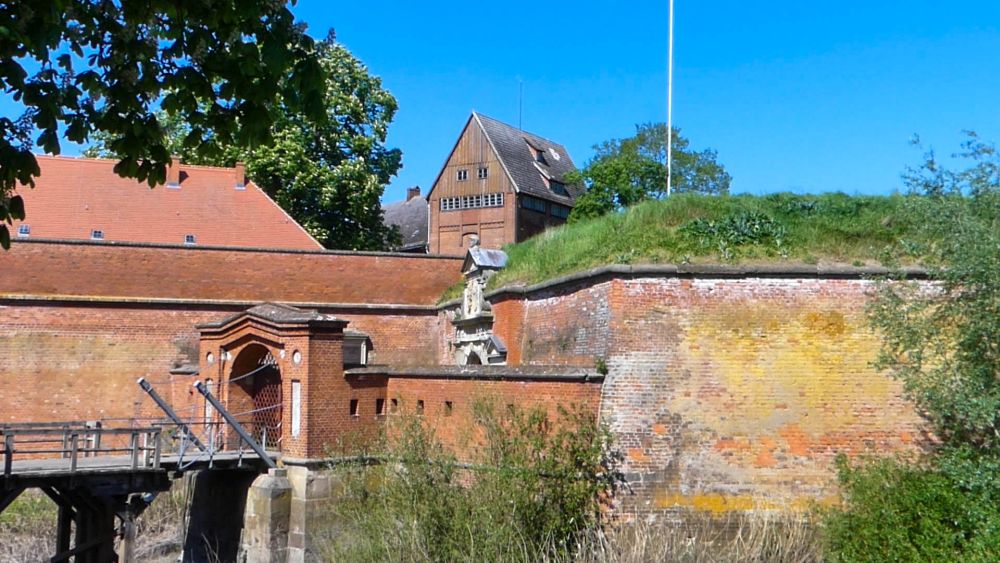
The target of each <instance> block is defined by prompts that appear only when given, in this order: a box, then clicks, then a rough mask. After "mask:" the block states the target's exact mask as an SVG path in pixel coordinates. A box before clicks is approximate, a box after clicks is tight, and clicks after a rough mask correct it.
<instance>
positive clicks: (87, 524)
mask: <svg viewBox="0 0 1000 563" xmlns="http://www.w3.org/2000/svg"><path fill="white" fill-rule="evenodd" d="M140 385H142V382H141V381H140ZM147 387H148V385H147V386H145V387H144V389H147ZM199 390H200V391H202V393H203V394H205V395H206V399H208V400H209V401H210V402H212V403H213V404H214V405H215V407H216V408H217V411H218V412H219V414H220V415H221V416H222V419H223V420H219V421H210V420H199V421H184V420H181V419H179V418H177V417H176V415H175V414H173V411H172V410H171V409H170V408H169V405H166V404H165V403H162V399H160V398H159V396H158V395H156V393H155V391H152V389H151V387H150V388H148V389H147V392H149V393H150V395H151V396H152V397H153V398H154V400H156V401H157V402H158V403H162V404H161V406H165V409H164V410H165V413H166V415H167V416H165V417H163V418H162V419H159V420H157V421H154V423H152V424H150V425H149V426H144V427H137V426H129V427H108V426H105V425H104V424H102V423H101V422H100V421H64V422H32V423H17V424H2V425H0V440H2V442H0V443H2V445H3V450H2V451H3V457H2V463H3V465H2V467H3V471H2V473H0V512H2V511H3V510H4V509H6V508H7V507H8V506H9V505H10V503H12V502H13V501H14V500H16V499H17V498H18V496H20V495H21V493H23V492H24V491H25V490H27V489H29V488H37V489H40V490H41V491H42V492H44V493H45V494H46V495H47V496H48V497H49V498H51V499H52V501H53V502H55V504H56V506H57V507H58V509H59V510H58V517H57V522H56V545H55V546H54V548H55V555H54V556H53V557H52V558H51V559H50V561H69V560H70V559H73V560H74V561H76V562H78V563H107V562H109V561H115V560H120V561H135V558H134V555H133V548H134V540H135V533H136V527H135V519H136V518H137V517H138V515H139V514H140V513H141V512H142V511H143V510H144V509H145V508H146V506H148V505H149V503H151V502H152V500H153V498H155V495H156V493H158V492H161V491H166V490H168V489H169V488H170V484H171V481H172V480H173V479H176V478H178V477H179V476H180V475H182V474H183V473H184V472H187V471H198V470H206V469H219V470H240V469H242V470H245V471H251V472H253V473H259V472H260V471H261V470H263V469H266V468H268V467H275V459H276V458H277V456H278V453H277V452H273V451H265V450H264V449H263V448H262V447H261V446H260V445H259V444H258V443H257V441H256V440H254V439H253V438H252V437H251V436H250V435H249V434H247V432H246V431H245V430H244V429H243V428H242V427H241V426H240V425H239V424H238V423H237V422H236V421H235V419H232V417H231V416H230V415H229V413H228V412H226V411H225V409H224V408H223V407H222V405H221V404H219V403H218V401H217V400H216V399H215V398H214V397H212V396H211V393H210V392H208V390H207V389H199ZM199 427H201V432H195V430H197V429H198V428H199ZM198 434H200V435H201V437H200V438H199V437H198ZM263 441H264V443H267V441H266V437H265V438H264V440H263ZM226 445H229V446H230V447H228V448H227V447H226ZM240 517H242V515H241V516H240ZM118 540H120V541H121V549H120V551H121V553H120V557H117V556H116V553H115V543H116V541H118Z"/></svg>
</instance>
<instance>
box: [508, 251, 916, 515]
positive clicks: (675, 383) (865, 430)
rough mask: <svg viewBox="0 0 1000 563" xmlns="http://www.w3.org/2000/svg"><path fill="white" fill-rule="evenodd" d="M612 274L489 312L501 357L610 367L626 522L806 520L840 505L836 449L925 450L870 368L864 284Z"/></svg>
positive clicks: (608, 415)
mask: <svg viewBox="0 0 1000 563" xmlns="http://www.w3.org/2000/svg"><path fill="white" fill-rule="evenodd" d="M618 270H620V271H617V270H615V268H610V269H604V270H603V271H602V272H600V273H594V274H592V275H582V276H575V279H568V280H563V281H560V282H556V283H550V284H545V285H542V286H536V287H534V288H528V289H520V288H515V289H513V290H500V291H498V292H494V293H493V294H492V295H491V296H490V300H491V301H492V302H493V311H494V314H495V315H496V317H497V322H496V325H495V328H496V332H497V334H498V335H499V336H500V337H501V338H503V340H504V341H505V342H506V343H507V345H508V347H509V349H510V350H509V352H508V358H509V359H512V360H516V361H517V362H518V363H522V364H549V363H553V362H556V363H559V362H562V363H567V364H576V365H581V366H584V365H587V366H594V365H595V363H597V361H598V360H600V361H601V362H603V363H604V364H605V365H606V366H607V377H606V379H605V382H604V385H603V390H602V400H601V405H600V411H601V416H602V417H603V419H604V420H605V421H606V422H607V423H608V424H609V425H610V427H611V429H612V431H613V432H614V435H615V437H616V440H617V443H618V445H619V446H620V447H621V448H622V449H623V451H624V453H625V454H626V461H625V467H624V469H625V472H626V473H627V475H628V478H629V481H630V485H631V487H632V489H633V491H634V495H631V496H629V495H626V497H625V498H624V503H623V509H624V510H625V511H626V512H639V513H670V512H674V511H678V510H681V509H687V508H694V509H701V510H710V511H720V512H721V511H727V510H747V509H769V508H775V509H777V508H799V509H801V508H805V507H807V506H809V505H810V504H811V503H813V502H816V501H818V502H824V501H828V500H831V499H832V498H834V495H835V494H836V488H835V470H834V466H833V462H834V459H835V457H836V455H837V454H838V453H843V454H847V455H849V456H858V455H861V454H889V453H892V452H896V451H901V450H908V449H912V448H919V447H920V446H921V445H923V444H925V443H926V440H927V437H926V435H925V433H924V428H923V427H922V424H921V420H920V418H919V417H918V416H917V415H916V413H915V411H914V409H913V407H912V405H910V404H908V403H907V402H906V401H905V400H904V399H903V398H902V388H901V385H900V384H899V383H898V382H897V381H895V380H893V379H891V378H890V377H888V376H887V375H886V374H883V373H879V372H876V371H875V370H874V369H873V368H872V367H871V362H872V360H874V358H875V355H876V352H877V349H878V346H879V338H878V335H877V334H875V333H874V332H873V331H872V330H871V329H870V328H869V327H868V324H867V320H866V316H865V305H866V303H867V301H868V300H869V299H870V292H871V289H872V288H873V283H874V282H871V281H868V280H866V279H864V277H863V276H862V274H864V273H865V272H863V271H860V270H856V271H853V272H846V273H844V272H839V273H823V272H819V271H817V270H816V269H815V268H813V269H812V271H811V272H810V271H802V272H784V273H782V272H778V271H774V272H766V271H765V272H756V273H755V272H744V273H740V272H738V271H736V270H731V271H727V270H726V269H724V268H715V269H712V268H705V269H704V271H694V272H691V271H689V272H687V273H685V272H682V271H681V272H679V271H677V269H675V268H674V269H671V268H656V267H650V268H645V269H642V268H638V267H637V268H634V269H633V268H629V267H621V268H618ZM643 270H644V271H643Z"/></svg>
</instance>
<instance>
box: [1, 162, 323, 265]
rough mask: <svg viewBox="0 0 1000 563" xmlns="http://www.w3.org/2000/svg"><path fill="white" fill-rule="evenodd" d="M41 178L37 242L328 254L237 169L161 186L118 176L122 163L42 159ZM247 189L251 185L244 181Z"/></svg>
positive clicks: (29, 192) (33, 200) (186, 173)
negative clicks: (189, 244) (96, 240)
mask: <svg viewBox="0 0 1000 563" xmlns="http://www.w3.org/2000/svg"><path fill="white" fill-rule="evenodd" d="M35 158H37V159H38V165H39V168H40V169H41V175H40V176H39V177H38V178H36V179H35V188H34V189H30V188H27V187H21V188H18V190H17V193H18V194H19V195H21V196H22V197H23V198H24V203H25V208H26V211H27V218H26V219H25V220H24V221H23V223H16V224H15V225H14V228H13V230H12V233H14V236H17V234H16V233H17V232H18V227H19V226H20V225H21V224H24V225H27V226H28V227H30V233H29V234H28V237H29V238H31V239H35V238H45V239H71V240H72V239H75V240H90V239H91V232H92V231H94V230H100V231H102V232H103V234H104V238H103V239H102V240H103V241H105V242H138V243H156V244H176V245H183V244H185V236H186V235H194V237H195V245H197V246H228V247H241V248H282V249H295V250H321V249H322V248H323V247H322V245H320V244H319V243H318V242H317V241H316V240H315V239H314V238H312V237H311V236H309V233H307V232H306V231H305V230H304V229H303V228H302V227H301V226H300V225H299V224H298V223H296V222H295V221H294V220H293V219H292V218H291V217H290V216H289V215H288V214H287V213H285V212H284V210H282V209H281V208H280V207H279V206H278V204H276V203H275V202H274V201H273V200H272V199H271V198H269V197H268V196H267V194H265V193H264V192H263V191H261V190H260V188H258V187H257V186H255V185H254V184H253V183H252V182H246V183H245V186H244V189H236V185H237V179H236V169H234V168H216V167H211V166H190V165H187V164H181V165H180V184H179V187H167V186H163V185H161V186H156V187H155V188H150V187H149V186H148V185H147V184H146V183H144V182H143V183H139V182H136V181H135V180H134V179H132V178H122V177H121V176H119V175H118V174H116V173H115V172H114V166H115V164H116V162H117V161H115V160H106V159H96V158H68V157H61V156H60V157H53V156H42V155H39V156H36V157H35ZM239 183H243V179H240V182H239Z"/></svg>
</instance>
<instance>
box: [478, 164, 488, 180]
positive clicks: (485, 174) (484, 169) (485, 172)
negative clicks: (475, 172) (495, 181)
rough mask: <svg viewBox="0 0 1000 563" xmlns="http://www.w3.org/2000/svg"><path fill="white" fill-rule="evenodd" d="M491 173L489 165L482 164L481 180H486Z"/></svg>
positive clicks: (480, 168) (480, 170) (480, 169)
mask: <svg viewBox="0 0 1000 563" xmlns="http://www.w3.org/2000/svg"><path fill="white" fill-rule="evenodd" d="M489 175H490V169H489V168H488V167H486V166H480V167H479V179H480V180H485V179H486V178H488V177H489Z"/></svg>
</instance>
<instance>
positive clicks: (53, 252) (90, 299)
mask: <svg viewBox="0 0 1000 563" xmlns="http://www.w3.org/2000/svg"><path fill="white" fill-rule="evenodd" d="M460 265H461V262H460V260H459V259H456V258H440V257H421V256H414V255H394V254H365V253H336V252H296V251H261V250H257V251H250V250H234V249H208V248H184V247H166V246H155V245H127V244H122V245H119V244H106V243H105V244H88V243H68V242H63V243H50V242H21V241H15V243H14V245H13V247H12V249H11V250H10V251H9V252H5V253H3V255H2V256H0V421H20V422H26V421H51V420H94V419H98V418H105V419H107V418H126V419H127V418H135V417H141V416H153V415H159V412H157V411H156V410H155V407H154V406H153V405H152V401H150V400H149V399H148V398H147V397H146V396H145V394H144V393H143V392H142V391H141V390H140V389H139V388H138V386H137V385H136V383H135V380H136V379H137V378H138V377H140V376H141V377H146V378H147V379H148V380H150V381H151V382H153V383H154V386H157V388H158V389H160V392H161V394H164V395H169V397H170V400H172V401H173V402H175V403H176V404H178V406H179V408H180V407H182V406H183V407H184V408H188V409H199V408H202V407H201V404H202V401H201V400H200V397H197V398H196V397H195V396H194V394H192V392H191V390H190V384H191V383H193V381H194V380H195V377H194V376H189V375H174V376H171V375H170V370H171V368H172V367H174V366H176V365H179V364H183V363H189V362H190V363H193V364H195V365H197V364H198V357H199V354H201V352H199V350H198V332H197V330H196V329H195V325H197V324H200V323H204V322H210V321H216V320H219V319H220V318H223V317H226V316H229V315H232V314H233V313H234V312H238V311H242V310H245V309H246V308H248V307H250V306H252V305H255V304H257V303H260V302H262V301H279V302H284V303H289V304H293V305H296V306H300V307H306V308H315V309H319V310H320V311H321V312H324V313H330V314H333V315H336V316H338V317H341V318H343V319H345V320H347V321H349V322H350V324H349V325H348V328H349V329H351V330H359V331H362V332H366V333H367V334H368V335H369V336H370V337H371V340H372V342H373V345H374V347H375V354H374V358H375V360H376V361H378V362H381V363H392V364H400V365H415V364H417V365H426V364H429V363H434V362H435V361H436V357H437V352H436V347H437V346H438V342H439V341H440V337H439V334H438V330H439V319H438V315H437V311H436V308H435V302H436V301H437V299H438V297H439V296H440V295H441V293H442V292H443V291H444V290H445V288H447V287H448V286H449V285H451V284H452V283H454V282H455V281H457V279H458V278H459V277H460V273H459V269H460ZM164 386H165V387H164ZM165 388H166V389H169V391H166V390H164V389H165Z"/></svg>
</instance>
